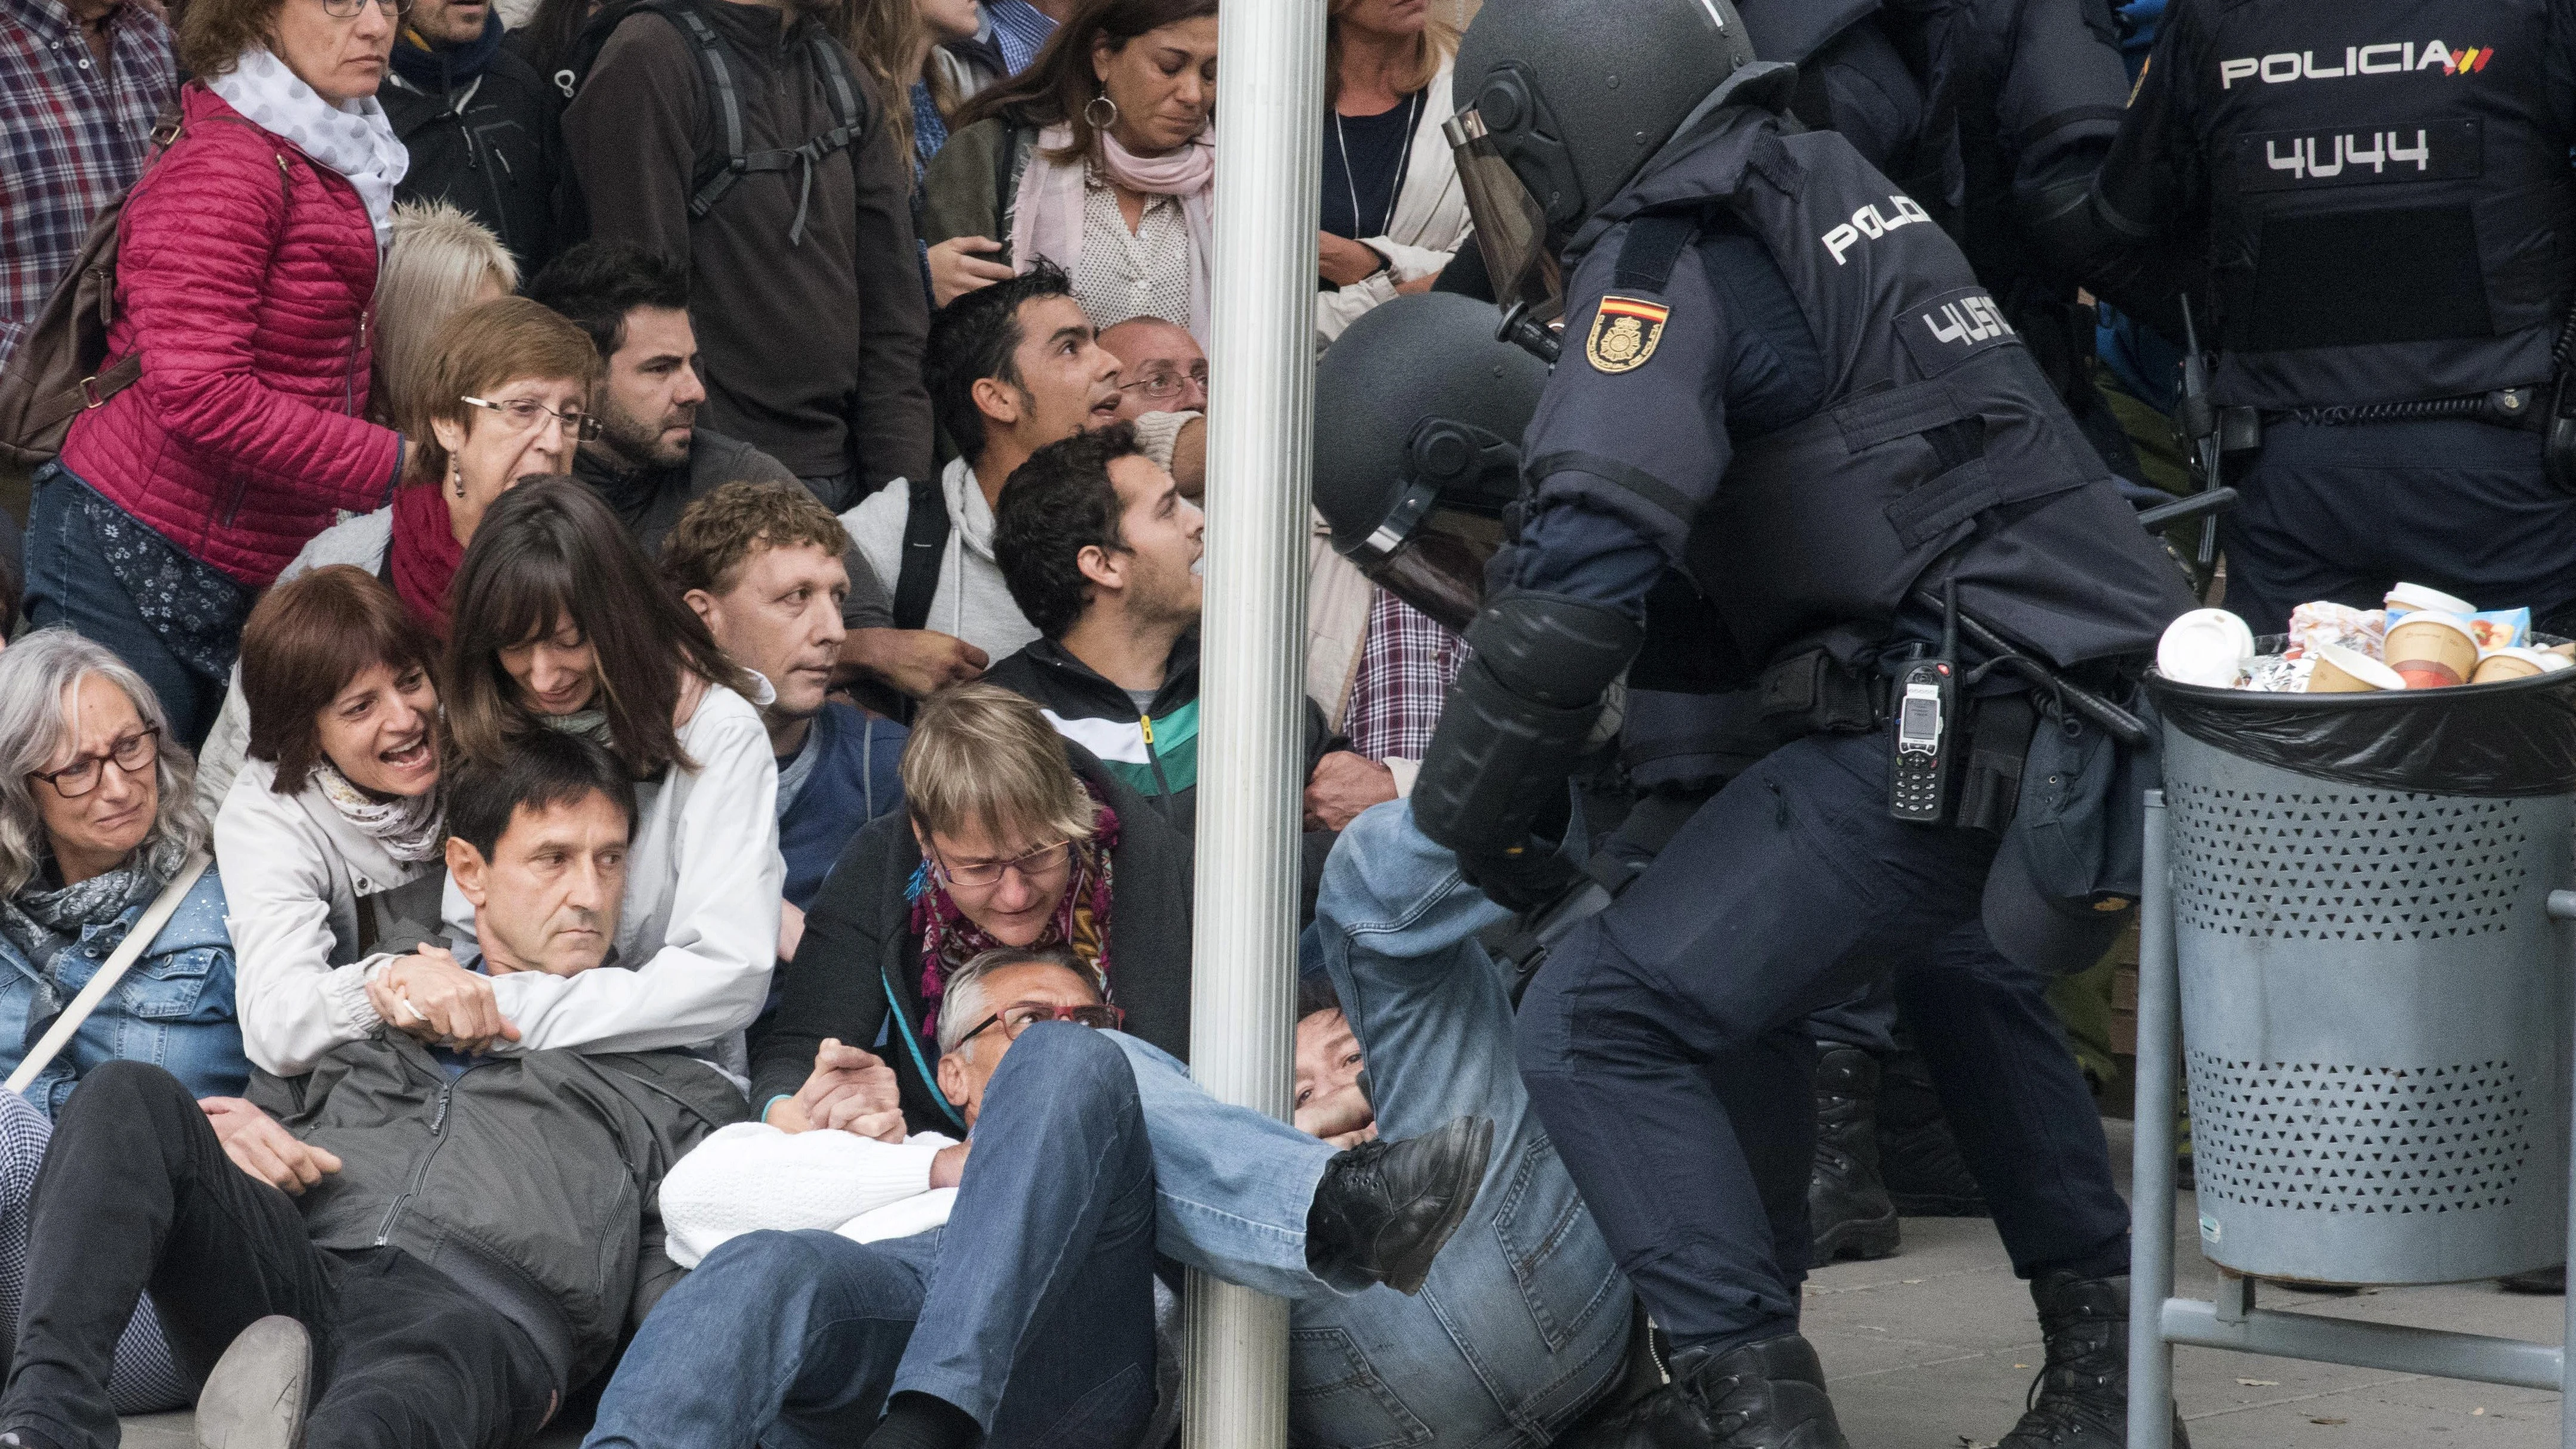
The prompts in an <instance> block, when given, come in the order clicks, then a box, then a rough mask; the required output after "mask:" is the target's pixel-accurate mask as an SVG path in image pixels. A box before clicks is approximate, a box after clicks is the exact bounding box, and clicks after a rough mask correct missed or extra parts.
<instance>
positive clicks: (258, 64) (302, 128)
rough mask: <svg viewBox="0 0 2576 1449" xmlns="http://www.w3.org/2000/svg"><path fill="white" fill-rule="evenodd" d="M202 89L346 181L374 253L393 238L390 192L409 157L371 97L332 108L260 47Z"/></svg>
mask: <svg viewBox="0 0 2576 1449" xmlns="http://www.w3.org/2000/svg"><path fill="white" fill-rule="evenodd" d="M206 87H207V89H209V90H211V91H213V92H214V93H215V94H216V95H218V96H221V97H223V100H224V104H226V105H228V106H230V107H232V108H233V109H234V110H236V111H239V112H241V113H242V118H243V119H244V120H247V121H249V122H250V123H251V124H253V125H255V126H257V127H259V128H260V129H261V130H263V131H267V132H269V133H270V134H271V135H275V136H278V137H281V138H283V139H285V140H288V141H292V142H294V143H295V146H296V149H298V150H300V151H302V152H303V153H304V154H305V155H307V156H310V157H312V158H313V159H314V160H316V161H318V162H320V163H322V164H323V165H325V166H328V167H330V168H331V169H332V170H334V171H337V172H339V173H340V174H341V175H342V176H345V177H347V178H349V184H350V185H352V186H354V187H356V188H358V199H359V200H360V201H363V202H365V203H366V204H367V220H368V221H370V222H372V223H374V224H375V228H376V247H377V249H378V250H380V251H381V250H382V249H383V248H384V245H385V242H386V240H387V239H388V238H389V237H391V236H392V234H393V214H394V187H395V186H397V185H399V184H400V183H401V181H402V179H403V173H404V172H405V171H407V170H409V169H411V153H410V152H408V151H406V150H404V149H403V143H402V142H401V141H399V140H397V139H395V137H394V128H393V123H392V122H390V121H388V120H386V119H385V108H384V106H383V105H382V104H381V103H379V102H378V101H377V100H376V98H375V97H374V96H368V97H366V98H364V99H362V100H355V101H351V102H349V103H348V104H347V105H337V106H335V105H333V104H332V103H331V102H329V101H326V100H324V99H322V93H321V92H319V91H317V90H315V89H313V87H311V86H309V85H306V84H305V83H304V81H303V80H302V78H300V77H298V76H297V75H296V74H295V72H293V71H291V70H288V69H287V68H286V62H284V61H282V60H279V59H278V58H277V57H276V56H274V55H272V54H270V53H269V50H268V47H266V46H264V45H254V46H252V47H251V48H249V49H248V50H245V51H243V52H242V53H241V60H240V61H239V62H238V63H237V64H235V65H234V66H233V68H232V69H231V70H228V71H225V72H224V73H223V74H222V75H219V76H216V77H215V78H214V79H212V80H210V81H208V82H206Z"/></svg>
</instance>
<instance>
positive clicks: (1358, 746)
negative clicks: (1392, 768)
mask: <svg viewBox="0 0 2576 1449" xmlns="http://www.w3.org/2000/svg"><path fill="white" fill-rule="evenodd" d="M1466 662H1467V641H1466V640H1464V639H1461V638H1459V637H1458V636H1457V635H1455V634H1452V633H1450V632H1449V631H1448V630H1446V629H1443V628H1441V627H1440V626H1439V625H1438V624H1436V623H1433V622H1432V621H1431V618H1430V616H1429V615H1426V614H1424V613H1422V612H1420V611H1419V610H1417V609H1415V608H1414V607H1413V606H1412V605H1410V604H1407V603H1406V602H1404V601H1403V600H1402V599H1399V598H1397V597H1396V596H1395V595H1393V594H1390V593H1388V592H1387V591H1386V590H1384V589H1378V590H1376V591H1375V592H1374V593H1373V594H1372V595H1371V597H1370V599H1369V617H1368V630H1367V632H1366V633H1365V634H1363V635H1361V636H1360V668H1359V677H1358V678H1356V679H1354V680H1352V681H1351V702H1350V707H1349V709H1348V710H1346V711H1345V712H1344V715H1343V721H1342V733H1344V734H1346V735H1349V736H1350V737H1351V748H1352V749H1354V750H1357V751H1358V752H1359V753H1360V754H1362V755H1364V756H1366V757H1367V758H1369V759H1372V760H1384V759H1398V760H1418V759H1421V758H1422V757H1423V755H1425V754H1426V753H1428V752H1429V751H1430V748H1431V730H1432V727H1433V726H1435V725H1437V724H1439V723H1440V703H1441V701H1442V700H1443V699H1445V698H1447V697H1448V694H1449V686H1450V685H1451V684H1452V683H1453V682H1455V681H1456V680H1457V678H1458V667H1459V666H1460V665H1462V664H1464V663H1466Z"/></svg>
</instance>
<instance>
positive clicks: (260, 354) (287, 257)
mask: <svg viewBox="0 0 2576 1449" xmlns="http://www.w3.org/2000/svg"><path fill="white" fill-rule="evenodd" d="M180 94H181V105H182V107H183V108H184V109H183V115H184V117H185V129H184V131H183V132H182V134H181V135H180V137H179V140H178V142H177V143H176V144H174V145H173V146H171V148H170V149H169V151H168V152H166V153H164V154H163V155H162V157H161V158H160V160H158V161H157V162H155V163H153V165H152V167H151V169H150V170H149V171H148V172H147V173H146V174H145V175H144V177H143V179H142V181H140V182H139V183H137V189H136V191H135V193H134V197H133V200H132V201H131V202H130V203H129V204H128V205H127V207H126V210H125V233H124V237H123V239H122V240H121V241H120V242H119V243H118V251H117V266H116V294H117V314H116V320H115V323H114V324H113V325H112V326H111V327H110V328H109V331H108V353H109V355H110V356H111V357H122V356H125V355H126V354H127V353H129V352H131V351H134V350H135V349H137V348H140V349H141V352H142V357H143V376H142V377H141V379H140V380H138V381H137V382H136V383H135V384H134V385H133V386H132V387H129V388H127V389H126V390H125V391H123V392H121V393H118V394H117V395H116V396H115V397H113V398H111V399H109V400H108V402H107V405H106V406H104V407H101V408H98V409H95V410H94V411H91V412H88V413H84V414H82V415H81V416H80V417H79V418H78V419H76V420H75V421H74V422H73V423H72V428H71V435H70V437H69V438H68V439H66V440H65V443H64V447H63V465H64V466H65V467H67V468H69V469H71V471H72V472H74V473H76V474H78V475H79V476H80V477H81V479H82V480H83V481H85V482H87V483H88V484H89V485H90V486H91V487H92V488H95V489H97V490H98V491H99V492H100V493H102V494H104V495H106V497H107V498H108V499H109V500H110V501H112V502H114V503H115V504H116V505H117V506H118V507H120V508H123V509H124V510H125V511H126V512H128V513H131V514H133V515H134V516H135V517H136V518H138V519H140V520H142V521H143V522H144V523H146V524H148V525H150V526H151V527H152V528H153V529H154V530H155V531H156V532H158V533H159V534H161V536H162V537H164V538H167V539H169V540H170V541H171V542H172V543H175V544H177V545H178V546H179V547H180V548H182V549H185V550H186V551H187V552H188V553H189V554H190V555H191V556H193V557H195V558H198V559H202V560H204V561H205V562H207V563H209V564H212V565H214V566H215V567H216V568H218V569H220V570H222V571H223V572H224V573H226V574H227V575H230V576H231V577H232V578H234V579H237V580H239V581H240V582H242V583H244V584H247V585H249V586H251V587H253V588H265V587H267V586H268V584H269V583H270V582H271V581H273V580H274V579H275V578H276V577H277V571H278V570H279V569H281V568H284V567H285V566H286V564H287V561H288V560H290V559H292V558H294V556H295V552H296V550H297V549H300V548H302V547H303V546H304V543H305V541H306V540H308V539H310V538H311V537H313V535H315V534H317V533H319V532H321V531H322V530H323V529H324V528H327V527H329V526H330V524H331V521H332V517H333V513H332V510H334V509H340V508H347V509H355V510H359V511H369V510H373V509H376V508H379V507H382V506H383V504H384V501H385V498H386V495H387V494H388V493H389V492H391V491H392V488H393V484H394V475H395V471H396V469H397V468H398V467H399V466H400V464H401V460H402V438H401V435H400V434H398V433H395V432H394V431H393V430H392V429H390V428H382V427H378V426H376V425H375V424H374V423H370V422H367V421H365V420H364V418H363V416H362V414H364V412H365V411H366V406H367V376H368V358H369V352H368V345H367V330H368V321H369V318H370V317H371V316H372V314H373V311H374V307H373V299H374V297H375V291H376V233H375V228H374V227H373V226H372V225H370V224H369V222H368V220H367V208H366V205H365V204H364V203H363V202H361V201H360V200H359V199H358V192H357V188H355V187H353V186H351V185H350V184H349V183H348V181H347V180H346V179H344V178H343V177H341V176H340V175H339V174H338V173H336V172H333V171H330V170H328V169H326V168H324V167H322V166H320V165H319V164H317V163H315V162H314V161H312V160H311V159H310V158H308V157H306V156H305V155H304V153H303V152H301V151H299V150H297V149H296V148H295V147H294V146H293V145H292V144H291V143H289V142H287V141H284V140H281V139H279V138H278V137H276V136H275V135H272V134H271V133H269V132H268V131H265V130H262V129H261V128H259V127H258V126H255V125H253V124H251V123H250V122H248V121H246V120H243V119H242V118H241V116H240V114H239V113H237V112H236V111H234V110H233V108H232V107H230V106H228V105H226V104H224V102H223V101H222V100H221V99H220V98H218V97H217V96H216V95H215V94H214V92H212V91H209V90H207V89H206V88H205V87H204V86H202V85H198V84H195V83H193V82H192V83H190V84H189V85H188V86H187V87H186V88H185V89H184V90H183V91H182V92H181V93H180ZM281 169H282V170H283V172H284V175H285V184H284V185H283V186H281V185H280V184H279V173H280V171H281Z"/></svg>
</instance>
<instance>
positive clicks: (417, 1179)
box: [250, 1032, 750, 1392]
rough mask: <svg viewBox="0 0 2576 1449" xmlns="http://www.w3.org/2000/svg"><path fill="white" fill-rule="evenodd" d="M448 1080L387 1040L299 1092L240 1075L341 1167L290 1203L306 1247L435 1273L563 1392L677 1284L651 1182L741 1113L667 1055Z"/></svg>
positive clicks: (361, 1049) (472, 1070)
mask: <svg viewBox="0 0 2576 1449" xmlns="http://www.w3.org/2000/svg"><path fill="white" fill-rule="evenodd" d="M449 1070H450V1069H449V1068H448V1067H447V1066H446V1065H443V1064H442V1063H441V1062H440V1060H439V1058H438V1057H437V1056H435V1055H433V1054H432V1053H431V1052H430V1050H429V1049H428V1048H427V1047H424V1046H422V1045H421V1044H420V1043H418V1042H416V1041H414V1040H412V1039H411V1038H410V1037H407V1036H402V1035H400V1034H397V1033H391V1032H387V1033H381V1034H379V1035H376V1036H373V1037H369V1038H368V1039H366V1040H364V1041H355V1042H350V1043H347V1044H346V1045H343V1046H340V1047H336V1048H334V1049H333V1050H332V1051H331V1052H330V1053H329V1054H328V1055H327V1056H325V1057H323V1058H322V1060H321V1062H320V1063H319V1064H318V1065H316V1066H315V1067H314V1069H313V1071H312V1072H311V1073H310V1074H308V1075H306V1076H302V1077H294V1078H280V1077H275V1076H271V1075H270V1074H268V1073H266V1072H257V1073H254V1074H253V1076H252V1079H251V1088H250V1099H251V1101H253V1102H254V1103H256V1104H257V1105H259V1106H260V1107H261V1108H262V1109H264V1110H266V1111H267V1112H269V1113H270V1114H272V1115H274V1116H275V1117H276V1118H277V1119H278V1120H279V1121H281V1122H283V1123H284V1124H285V1125H286V1127H287V1130H289V1131H291V1132H293V1133H294V1134H295V1135H296V1136H297V1137H299V1138H301V1139H303V1140H304V1141H306V1142H310V1143H312V1144H314V1145H315V1146H318V1147H322V1148H325V1149H327V1150H329V1151H331V1152H333V1153H335V1154H337V1155H338V1156H339V1158H340V1161H341V1164H342V1166H341V1169H340V1171H339V1172H338V1173H336V1174H334V1175H333V1176H330V1177H327V1178H324V1179H323V1180H322V1182H321V1183H320V1184H318V1185H317V1186H315V1187H314V1188H312V1189H311V1190H310V1191H308V1192H306V1193H305V1195H304V1199H303V1203H302V1206H303V1209H304V1223H305V1227H306V1229H307V1231H309V1232H310V1233H311V1234H312V1238H313V1242H314V1244H315V1246H317V1247H322V1248H334V1249H343V1250H346V1249H356V1248H368V1247H379V1246H391V1247H396V1248H401V1249H403V1250H404V1251H405V1252H408V1253H410V1254H412V1255H413V1256H414V1257H417V1258H419V1259H421V1260H422V1261H424V1262H427V1263H431V1264H434V1265H436V1266H437V1267H438V1268H439V1269H441V1270H442V1271H444V1272H446V1273H447V1274H448V1275H449V1276H450V1277H452V1278H454V1279H456V1281H457V1282H459V1283H460V1284H462V1285H464V1287H465V1288H466V1289H467V1290H468V1291H469V1292H471V1293H473V1294H474V1295H475V1296H476V1297H479V1298H481V1299H483V1300H484V1301H485V1302H487V1303H489V1304H491V1305H492V1306H493V1307H494V1308H496V1309H498V1310H499V1311H500V1312H501V1314H502V1315H503V1316H504V1317H506V1318H508V1319H510V1320H511V1321H512V1322H513V1323H516V1324H517V1325H518V1326H519V1327H520V1328H521V1329H523V1330H525V1331H526V1332H527V1335H528V1337H529V1338H530V1339H532V1340H533V1341H534V1342H535V1343H536V1345H537V1347H538V1350H539V1351H540V1352H542V1353H543V1354H544V1355H545V1358H546V1361H547V1363H548V1365H549V1366H550V1367H551V1368H552V1369H553V1370H554V1377H555V1385H556V1388H557V1391H558V1392H568V1391H569V1390H571V1389H572V1388H573V1387H575V1386H577V1385H579V1384H581V1383H583V1382H586V1381H587V1380H588V1379H590V1377H591V1376H592V1375H594V1374H596V1373H598V1372H599V1370H600V1369H601V1368H603V1367H605V1366H606V1365H607V1363H608V1360H609V1356H610V1355H611V1354H612V1353H613V1352H615V1350H616V1347H617V1340H618V1335H619V1333H620V1332H621V1331H623V1330H624V1329H625V1328H626V1327H627V1326H628V1325H629V1324H630V1323H633V1322H637V1321H640V1320H641V1319H642V1318H643V1316H644V1314H645V1312H646V1311H647V1310H649V1309H650V1308H651V1307H652V1305H653V1303H654V1301H655V1300H657V1299H658V1298H659V1297H660V1296H661V1294H662V1290H663V1289H665V1288H668V1287H669V1286H670V1285H671V1283H673V1282H674V1281H676V1280H677V1279H678V1277H679V1273H680V1270H679V1269H678V1268H676V1267H674V1266H673V1265H672V1263H671V1261H670V1259H669V1258H667V1257H665V1256H664V1255H663V1252H662V1228H661V1222H660V1219H659V1215H658V1211H657V1206H656V1194H657V1193H658V1191H659V1189H660V1186H661V1181H662V1176H663V1174H664V1173H666V1172H668V1171H669V1170H670V1168H671V1164H672V1163H674V1162H677V1161H678V1160H679V1159H680V1157H681V1156H682V1155H683V1154H684V1153H686V1152H687V1151H688V1150H689V1149H690V1148H691V1147H693V1146H695V1145H697V1143H698V1141H699V1140H700V1139H702V1138H704V1137H705V1136H706V1135H707V1134H708V1133H710V1132H712V1131H714V1130H715V1129H716V1128H718V1127H722V1126H724V1125H725V1124H727V1123H730V1122H739V1121H741V1120H743V1119H744V1118H745V1117H747V1116H749V1115H750V1113H749V1111H748V1110H747V1109H746V1107H745V1105H744V1102H743V1098H742V1093H741V1092H740V1091H738V1090H737V1089H736V1088H735V1087H734V1085H733V1084H732V1083H731V1082H730V1081H728V1080H726V1079H725V1078H724V1077H723V1076H722V1075H720V1074H718V1073H717V1072H716V1070H715V1069H714V1068H713V1067H711V1066H709V1065H708V1064H707V1063H705V1062H703V1061H700V1060H698V1059H697V1058H695V1057H692V1056H689V1055H686V1054H684V1053H681V1052H675V1051H661V1052H630V1053H612V1054H603V1055H598V1056H585V1055H582V1054H581V1053H578V1052H571V1051H545V1052H533V1053H530V1054H528V1055H526V1056H516V1057H485V1058H480V1059H478V1060H476V1061H474V1062H473V1063H472V1064H471V1065H469V1066H467V1067H466V1068H465V1069H464V1071H463V1072H462V1073H460V1074H458V1075H455V1076H452V1077H451V1076H450V1074H449Z"/></svg>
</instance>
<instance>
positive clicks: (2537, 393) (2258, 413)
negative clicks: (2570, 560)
mask: <svg viewBox="0 0 2576 1449" xmlns="http://www.w3.org/2000/svg"><path fill="white" fill-rule="evenodd" d="M2549 392H2550V389H2548V388H2541V387H2500V388H2497V389H2495V390H2493V391H2491V392H2473V393H2460V394H2458V395H2456V396H2453V397H2434V398H2418V399H2416V400H2414V401H2411V402H2388V403H2350V404H2344V405H2341V406H2336V407H2314V408H2220V409H2218V410H2217V413H2218V450H2219V451H2220V452H2222V453H2250V452H2253V451H2255V450H2256V449H2258V448H2260V447H2262V446H2263V430H2264V429H2265V428H2267V427H2269V426H2271V425H2273V424H2275V423H2285V422H2298V423H2306V424H2308V425H2309V426H2311V427H2325V428H2349V427H2368V426H2370V425H2372V424H2376V423H2412V422H2422V421H2425V420H2427V419H2431V418H2461V419H2466V420H2467V421H2470V422H2477V423H2485V424H2488V425H2489V426H2491V427H2499V428H2508V429H2511V430H2512V431H2514V432H2518V433H2540V432H2547V431H2548V430H2549V414H2550V409H2549V408H2548V407H2546V406H2544V404H2545V403H2546V402H2547V401H2548V395H2549Z"/></svg>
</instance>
